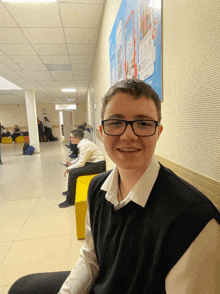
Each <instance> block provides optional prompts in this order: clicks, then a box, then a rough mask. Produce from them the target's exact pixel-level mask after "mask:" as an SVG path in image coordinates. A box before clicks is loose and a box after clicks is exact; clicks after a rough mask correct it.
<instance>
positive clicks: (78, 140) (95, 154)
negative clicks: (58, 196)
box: [59, 129, 106, 208]
mask: <svg viewBox="0 0 220 294" xmlns="http://www.w3.org/2000/svg"><path fill="white" fill-rule="evenodd" d="M70 141H71V143H72V144H77V148H78V157H77V158H76V159H74V160H73V161H67V165H69V167H68V168H67V170H66V171H65V173H64V176H66V174H68V175H69V177H68V190H67V191H65V192H63V195H66V196H67V197H66V200H65V201H64V202H62V203H60V204H59V207H60V208H65V207H69V206H71V205H74V204H75V194H76V181H77V178H78V176H83V175H93V174H98V173H102V172H104V171H105V170H106V167H105V159H104V156H103V154H102V152H101V150H100V149H99V147H98V146H97V145H96V144H95V143H93V142H91V141H90V140H87V139H84V132H83V130H81V129H77V130H73V131H72V132H71V133H70Z"/></svg>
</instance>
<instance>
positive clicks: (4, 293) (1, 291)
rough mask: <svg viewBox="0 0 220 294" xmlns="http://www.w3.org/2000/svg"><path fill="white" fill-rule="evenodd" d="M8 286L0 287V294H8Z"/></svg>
mask: <svg viewBox="0 0 220 294" xmlns="http://www.w3.org/2000/svg"><path fill="white" fill-rule="evenodd" d="M9 289H10V286H5V287H0V294H8V290H9Z"/></svg>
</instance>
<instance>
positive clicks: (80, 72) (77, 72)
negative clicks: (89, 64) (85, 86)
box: [72, 69, 91, 77]
mask: <svg viewBox="0 0 220 294" xmlns="http://www.w3.org/2000/svg"><path fill="white" fill-rule="evenodd" d="M72 73H73V76H74V77H75V76H85V77H87V76H89V77H90V75H91V71H90V70H85V69H80V70H73V71H72Z"/></svg>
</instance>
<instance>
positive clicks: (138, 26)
mask: <svg viewBox="0 0 220 294" xmlns="http://www.w3.org/2000/svg"><path fill="white" fill-rule="evenodd" d="M109 54H110V69H111V85H113V84H115V83H116V82H118V81H120V80H122V79H129V78H139V79H141V80H144V81H145V82H146V83H148V84H150V85H151V86H152V87H153V88H154V89H155V90H156V92H157V93H158V95H159V97H160V99H161V100H162V78H161V73H162V70H161V0H122V2H121V5H120V8H119V11H118V14H117V17H116V19H115V23H114V26H113V28H112V32H111V35H110V38H109Z"/></svg>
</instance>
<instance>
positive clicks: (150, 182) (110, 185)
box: [101, 156, 160, 209]
mask: <svg viewBox="0 0 220 294" xmlns="http://www.w3.org/2000/svg"><path fill="white" fill-rule="evenodd" d="M159 170H160V165H159V163H158V162H157V160H156V159H155V157H154V156H153V158H152V161H151V163H150V165H149V166H148V168H147V169H146V170H145V172H144V173H143V174H142V176H141V177H140V179H139V180H138V182H137V183H136V185H135V186H134V188H133V189H132V190H131V191H130V193H129V194H128V195H127V197H126V198H125V199H124V200H123V201H122V202H120V204H119V202H118V199H117V191H118V168H117V166H116V167H115V168H114V169H113V171H112V172H111V173H110V175H109V176H108V178H107V179H106V180H105V182H104V183H103V185H102V187H101V190H104V191H106V192H107V193H106V195H105V198H106V200H107V201H109V202H111V203H112V204H113V205H114V206H115V208H116V206H117V207H118V209H120V208H121V207H123V206H124V205H126V204H127V203H128V202H130V201H133V202H135V203H137V204H138V205H140V206H142V207H145V205H146V203H147V200H148V198H149V195H150V193H151V190H152V188H153V186H154V183H155V181H156V179H157V176H158V173H159Z"/></svg>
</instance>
